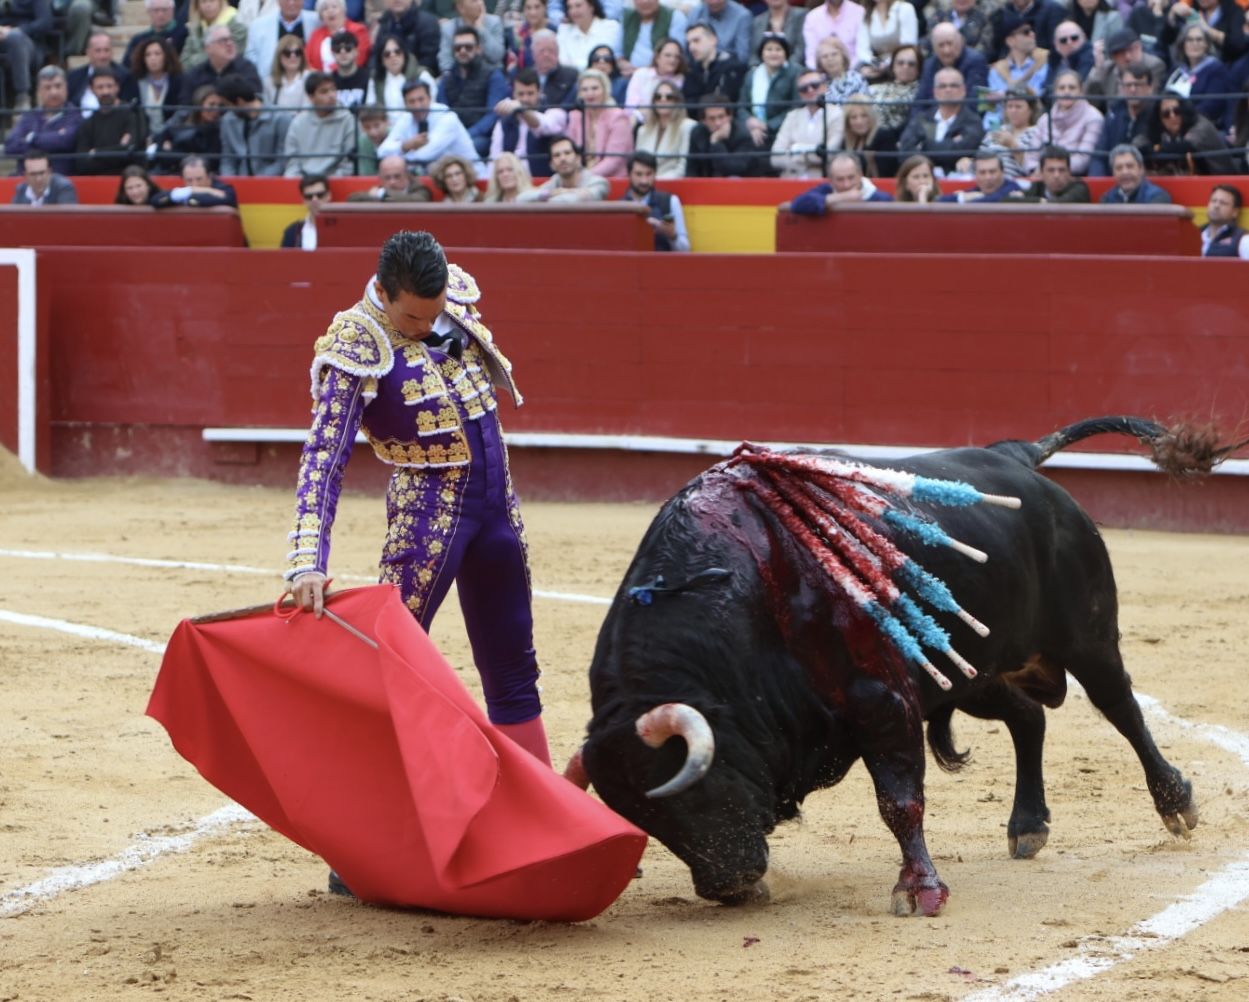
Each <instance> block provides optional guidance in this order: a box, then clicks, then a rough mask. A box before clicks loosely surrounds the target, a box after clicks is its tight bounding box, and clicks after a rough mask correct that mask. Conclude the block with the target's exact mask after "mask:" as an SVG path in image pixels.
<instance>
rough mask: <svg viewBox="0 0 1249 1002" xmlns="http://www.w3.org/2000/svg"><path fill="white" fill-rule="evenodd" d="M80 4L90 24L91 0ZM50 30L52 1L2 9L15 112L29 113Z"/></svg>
mask: <svg viewBox="0 0 1249 1002" xmlns="http://www.w3.org/2000/svg"><path fill="white" fill-rule="evenodd" d="M80 2H81V3H85V4H86V5H87V6H86V9H87V11H88V14H87V23H88V24H90V23H91V15H90V10H91V6H90V0H80ZM51 30H52V5H51V3H50V0H24V2H19V3H11V4H9V5H7V6H4V7H0V73H3V72H4V71H5V70H6V69H7V70H8V74H9V82H10V83H11V84H12V87H13V110H14V111H30V94H31V82H32V80H33V78H34V76H35V73H36V72H37V71H38V69H39V64H40V63H41V62H42V60H43V42H44V38H46V37H47V34H48V32H49V31H51ZM85 40H86V33H85V32H84V33H83V41H85ZM45 190H46V189H45ZM40 204H42V203H40Z"/></svg>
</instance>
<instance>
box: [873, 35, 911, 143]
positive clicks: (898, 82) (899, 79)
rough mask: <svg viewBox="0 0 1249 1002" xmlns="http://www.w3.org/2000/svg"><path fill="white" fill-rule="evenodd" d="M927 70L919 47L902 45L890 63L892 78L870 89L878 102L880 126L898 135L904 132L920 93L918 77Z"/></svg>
mask: <svg viewBox="0 0 1249 1002" xmlns="http://www.w3.org/2000/svg"><path fill="white" fill-rule="evenodd" d="M923 71H924V57H923V55H922V54H921V53H920V51H919V46H917V45H899V46H898V47H897V48H896V49H894V50H893V56H892V57H891V58H890V60H889V76H888V78H887V79H885V80H884V81H883V82H881V83H874V84H872V85H871V86H870V87H868V93H869V94H870V95H871V97H872V100H873V101H875V102H876V115H877V118H878V119H879V121H880V127H881V128H882V129H886V130H888V131H891V132H893V133H895V134H897V133H899V132H901V131H902V127H903V126H904V125H906V120H907V119H908V118H910V117H911V107H912V104H913V103H914V101H915V95H916V94H917V93H919V78H920V74H922V73H923Z"/></svg>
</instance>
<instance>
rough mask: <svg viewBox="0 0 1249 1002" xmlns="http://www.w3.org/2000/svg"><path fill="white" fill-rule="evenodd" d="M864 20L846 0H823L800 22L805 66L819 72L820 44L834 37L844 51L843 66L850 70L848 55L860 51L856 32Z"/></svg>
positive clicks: (863, 14)
mask: <svg viewBox="0 0 1249 1002" xmlns="http://www.w3.org/2000/svg"><path fill="white" fill-rule="evenodd" d="M865 17H866V14H865V13H864V11H863V8H862V7H861V6H859V5H858V4H857V3H853V2H850V3H847V2H846V0H824V3H822V4H820V5H819V6H818V7H813V8H811V9H810V10H809V11H807V16H806V19H805V20H804V21H803V22H802V46H803V49H804V51H805V52H806V56H807V67H808V68H809V69H813V70H815V69H821V66H820V64H819V63H818V62H817V61H816V55H817V52H818V50H819V47H820V43H821V42H822V41H824V39H826V38H837V39H839V40H840V41H841V44H842V48H844V49H845V52H846V66H847V68H849V67H850V53H851V52H858V51H859V32H860V31H861V30H863V21H864V18H865ZM824 72H825V73H827V72H828V71H827V70H825V71H824Z"/></svg>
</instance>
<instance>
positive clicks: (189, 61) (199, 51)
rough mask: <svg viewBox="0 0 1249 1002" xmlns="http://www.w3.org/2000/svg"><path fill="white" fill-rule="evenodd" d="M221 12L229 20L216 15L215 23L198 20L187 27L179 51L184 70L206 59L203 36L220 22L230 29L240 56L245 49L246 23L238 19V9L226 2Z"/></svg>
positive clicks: (190, 68) (188, 69) (192, 67)
mask: <svg viewBox="0 0 1249 1002" xmlns="http://www.w3.org/2000/svg"><path fill="white" fill-rule="evenodd" d="M221 13H222V14H223V15H227V16H228V17H229V20H227V21H223V20H222V19H221V18H220V17H218V18H217V22H216V24H211V25H210V24H204V23H203V22H200V23H199V24H193V25H191V26H190V27H188V29H187V36H186V41H185V42H183V43H182V52H181V56H182V68H183V69H184V70H187V71H188V72H189V71H190V70H192V69H194V68H195V67H196V66H199V65H200V64H201V63H203V62H205V61H206V60H207V59H208V53H207V52H206V51H205V50H204V36H205V35H207V34H208V29H209V28H215V27H217V25H220V24H224V25H225V26H226V27H228V28H229V29H230V37H231V38H233V39H234V47H235V49H237V50H238V54H239V55H240V56H241V55H242V54H243V53H244V52H246V51H247V25H245V24H244V23H243V22H242V21H241V20H239V17H238V11H237V10H236V9H235V8H233V7H231V6H229V5H228V4H227V5H226V6H224V7H223V8H222V11H221ZM236 58H237V57H236Z"/></svg>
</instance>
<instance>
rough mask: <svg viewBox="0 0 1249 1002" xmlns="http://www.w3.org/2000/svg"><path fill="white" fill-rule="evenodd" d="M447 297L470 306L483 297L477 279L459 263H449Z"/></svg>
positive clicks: (454, 301)
mask: <svg viewBox="0 0 1249 1002" xmlns="http://www.w3.org/2000/svg"><path fill="white" fill-rule="evenodd" d="M447 298H448V299H449V300H451V302H453V303H463V304H464V305H465V306H468V305H470V304H472V303H475V302H477V300H479V299H480V298H481V290H480V289H479V288H477V280H476V279H475V278H473V276H472V275H470V274H469V273H468V272H466V271H465V270H464V269H463V268H461V267H460V266H459V265H458V264H448V265H447Z"/></svg>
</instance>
